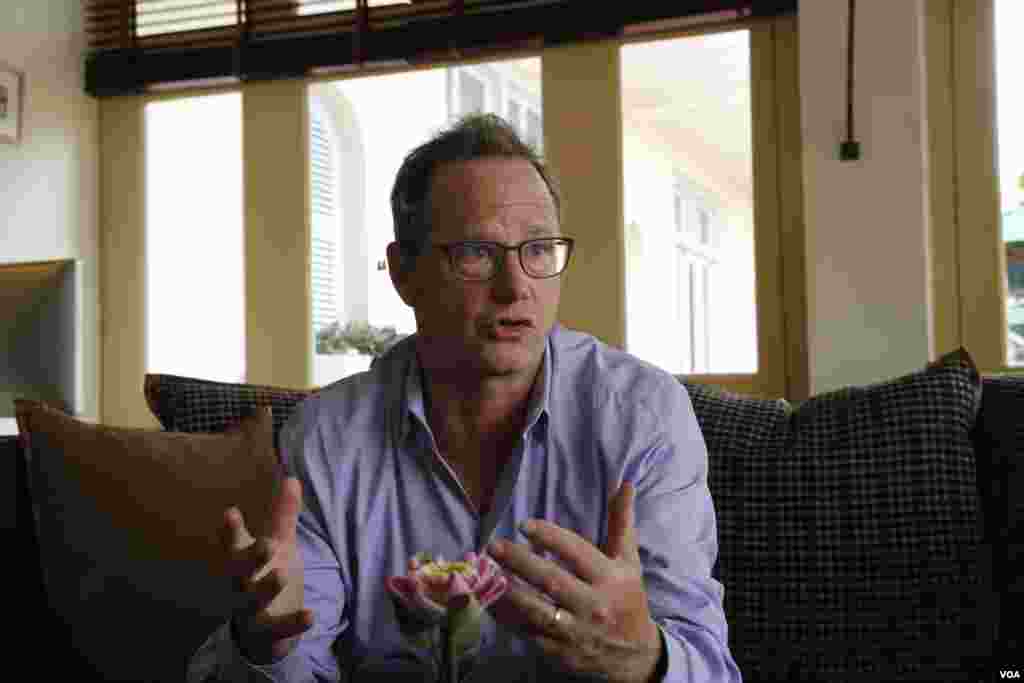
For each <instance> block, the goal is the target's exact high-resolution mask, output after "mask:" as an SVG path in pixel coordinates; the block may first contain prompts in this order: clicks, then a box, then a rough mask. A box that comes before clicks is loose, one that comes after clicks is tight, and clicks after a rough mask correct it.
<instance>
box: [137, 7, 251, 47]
mask: <svg viewBox="0 0 1024 683" xmlns="http://www.w3.org/2000/svg"><path fill="white" fill-rule="evenodd" d="M135 11H136V16H137V17H138V19H137V21H138V25H137V27H136V33H137V34H138V36H139V37H140V38H143V37H146V36H153V35H160V34H162V33H178V32H180V31H195V30H199V29H207V28H219V27H222V26H234V25H235V24H236V23H237V22H238V8H237V6H236V4H235V0H222V1H220V2H217V1H216V0H206V2H202V3H197V2H196V0H136V3H135Z"/></svg>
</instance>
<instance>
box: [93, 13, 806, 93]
mask: <svg viewBox="0 0 1024 683" xmlns="http://www.w3.org/2000/svg"><path fill="white" fill-rule="evenodd" d="M84 2H85V16H86V31H87V33H88V37H89V52H88V55H87V57H86V67H85V68H86V78H85V82H86V91H87V92H88V93H89V94H91V95H94V96H97V97H106V96H113V95H126V94H140V93H144V92H147V91H149V90H152V89H154V88H156V87H160V86H168V85H174V84H186V83H187V84H204V83H218V82H241V81H246V80H266V79H279V78H299V77H303V76H306V75H309V74H312V73H317V72H318V71H325V70H326V71H329V70H344V69H346V68H356V67H358V66H373V65H375V64H392V63H399V64H403V63H404V64H421V63H429V62H432V61H439V60H449V59H452V58H455V59H459V58H469V57H473V56H476V55H481V54H490V53H494V54H497V53H500V52H501V51H503V50H523V49H527V50H528V49H540V48H542V47H546V46H551V45H560V44H566V43H573V42H581V41H586V40H594V39H603V38H611V37H615V36H618V35H621V34H623V33H624V32H626V31H628V30H630V29H631V28H634V27H639V26H643V25H649V24H652V23H653V24H657V23H658V22H666V21H668V22H671V21H679V20H684V21H685V22H686V23H702V22H728V21H731V20H735V21H740V20H744V19H747V18H751V17H765V16H772V15H778V14H785V13H791V12H795V11H796V2H797V0H630V1H625V2H624V1H622V0H407V1H405V2H402V1H400V0H350V1H349V2H345V1H344V0H84Z"/></svg>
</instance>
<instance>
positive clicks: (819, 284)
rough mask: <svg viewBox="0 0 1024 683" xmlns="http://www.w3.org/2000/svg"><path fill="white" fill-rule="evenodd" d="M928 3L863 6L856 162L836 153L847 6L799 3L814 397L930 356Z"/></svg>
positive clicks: (837, 1) (881, 0)
mask: <svg viewBox="0 0 1024 683" xmlns="http://www.w3.org/2000/svg"><path fill="white" fill-rule="evenodd" d="M922 3H923V0H900V2H891V1H890V0H868V1H867V2H861V3H858V4H857V16H856V22H855V29H856V41H857V43H856V50H855V58H856V65H855V69H854V73H855V78H856V81H855V95H854V97H855V102H854V116H855V122H856V131H855V133H856V137H857V138H858V139H859V140H860V143H861V151H862V155H863V157H862V160H860V161H853V162H843V161H839V160H838V158H839V157H838V150H839V143H840V141H841V140H843V139H844V136H845V125H846V124H845V118H846V94H845V93H846V67H845V64H846V48H845V46H846V31H847V24H846V16H847V11H846V10H847V2H846V1H845V0H813V1H810V0H805V1H804V2H801V3H800V8H799V11H800V14H799V31H800V91H801V98H802V119H803V123H802V125H803V162H804V196H805V219H806V223H807V277H808V309H809V310H808V314H809V315H808V327H809V332H810V340H809V350H810V379H811V393H812V394H814V393H818V392H821V391H825V390H828V389H832V388H836V387H840V386H844V385H847V384H854V383H863V382H869V381H873V380H880V379H886V378H889V377H893V376H895V375H899V374H903V373H906V372H908V371H911V370H913V369H916V368H919V367H922V366H923V365H924V364H925V363H926V362H927V361H928V359H929V357H930V351H931V349H930V346H931V333H930V329H931V324H930V315H929V298H930V297H929V280H928V278H929V275H928V240H927V233H928V173H927V163H926V158H927V157H926V152H927V147H926V145H927V135H926V131H927V128H926V124H927V121H926V112H925V95H926V93H925V88H924V82H925V81H924V75H923V74H924V61H923V40H922V28H923V19H922V17H923V14H922V13H923V4H922ZM945 350H946V349H940V351H945Z"/></svg>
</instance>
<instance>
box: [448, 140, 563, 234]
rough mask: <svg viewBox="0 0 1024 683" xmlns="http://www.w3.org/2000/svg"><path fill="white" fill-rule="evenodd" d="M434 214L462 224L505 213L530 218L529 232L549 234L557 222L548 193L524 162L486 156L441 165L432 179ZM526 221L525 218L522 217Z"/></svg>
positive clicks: (523, 160) (533, 169)
mask: <svg viewBox="0 0 1024 683" xmlns="http://www.w3.org/2000/svg"><path fill="white" fill-rule="evenodd" d="M431 194H432V203H433V206H434V210H435V211H440V212H442V213H443V214H445V217H448V218H455V217H458V218H461V219H462V221H460V222H464V223H468V224H472V223H476V222H486V221H487V219H488V218H489V217H490V216H492V215H494V214H496V213H504V212H505V210H512V211H514V212H522V213H523V214H526V215H532V219H530V220H529V221H528V222H529V223H531V224H532V225H531V230H532V229H533V227H536V228H537V230H538V232H541V231H542V230H543V231H545V232H550V225H549V224H551V223H553V222H555V221H557V217H556V216H555V207H554V201H553V200H552V198H551V194H550V191H549V190H548V188H547V185H546V184H545V182H544V179H543V178H542V177H541V176H540V174H539V173H538V172H537V170H536V169H535V168H534V167H533V165H532V164H531V163H530V162H529V161H528V160H526V159H518V158H507V157H486V158H483V159H474V160H473V161H460V162H452V163H449V164H444V165H443V166H441V167H439V168H438V169H437V173H436V174H435V176H434V184H433V192H432V193H431ZM524 218H525V216H524Z"/></svg>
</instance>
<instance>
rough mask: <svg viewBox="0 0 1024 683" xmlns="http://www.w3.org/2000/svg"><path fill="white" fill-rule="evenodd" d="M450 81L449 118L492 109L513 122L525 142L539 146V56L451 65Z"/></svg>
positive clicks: (538, 147) (540, 134)
mask: <svg viewBox="0 0 1024 683" xmlns="http://www.w3.org/2000/svg"><path fill="white" fill-rule="evenodd" d="M449 83H450V85H449V98H450V101H451V102H452V103H453V104H452V106H451V111H450V113H449V119H450V120H454V119H457V118H458V117H459V116H462V115H464V114H468V113H469V112H474V111H483V112H493V113H495V114H498V115H499V116H502V117H503V118H504V119H505V120H506V121H508V122H509V123H510V124H512V126H513V127H514V128H515V129H516V132H518V133H519V136H520V137H521V138H522V139H523V140H525V141H526V142H527V144H529V145H531V146H533V147H534V148H535V149H537V150H538V151H540V150H541V149H542V147H543V138H544V132H543V124H542V116H541V106H540V89H539V88H540V86H539V83H540V60H539V59H520V60H513V61H507V62H492V63H488V64H472V65H464V66H458V67H451V68H450V70H449Z"/></svg>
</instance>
